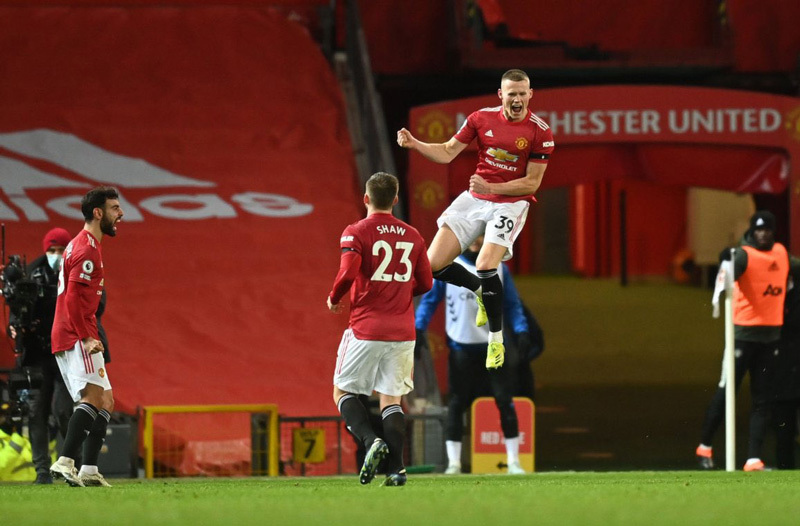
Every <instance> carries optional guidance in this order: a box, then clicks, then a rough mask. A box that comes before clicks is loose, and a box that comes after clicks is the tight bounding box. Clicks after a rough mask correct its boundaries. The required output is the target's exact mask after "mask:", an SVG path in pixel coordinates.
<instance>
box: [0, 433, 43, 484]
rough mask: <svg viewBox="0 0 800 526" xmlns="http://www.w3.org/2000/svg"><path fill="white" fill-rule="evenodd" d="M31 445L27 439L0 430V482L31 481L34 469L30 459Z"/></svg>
mask: <svg viewBox="0 0 800 526" xmlns="http://www.w3.org/2000/svg"><path fill="white" fill-rule="evenodd" d="M31 456H32V455H31V443H30V442H29V441H28V439H27V438H25V437H23V436H22V435H19V434H18V433H12V434H11V435H7V434H6V433H3V432H2V431H1V430H0V480H12V481H28V482H30V481H33V480H34V479H35V478H36V469H35V468H34V466H33V460H32V458H31Z"/></svg>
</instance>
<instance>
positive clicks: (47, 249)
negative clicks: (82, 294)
mask: <svg viewBox="0 0 800 526" xmlns="http://www.w3.org/2000/svg"><path fill="white" fill-rule="evenodd" d="M71 239H72V236H70V235H69V233H68V232H67V231H66V230H64V229H63V228H53V229H52V230H50V231H49V232H47V234H45V236H44V239H43V240H42V249H43V250H44V254H42V255H41V256H39V257H38V258H36V259H35V260H34V261H33V262H32V263H31V264H30V265H29V266H28V269H27V276H28V279H29V280H31V281H33V282H34V283H36V285H37V290H38V294H37V296H36V298H35V300H34V302H33V305H32V306H31V307H30V309H29V314H28V315H26V316H24V319H21V318H20V317H19V316H18V315H17V314H16V313H15V312H14V309H12V312H11V315H10V317H9V321H10V325H9V327H8V334H9V336H11V338H12V339H14V340H15V344H16V345H15V352H16V353H17V354H18V358H17V365H18V366H21V367H25V368H29V369H28V371H30V372H31V373H32V376H36V377H38V376H39V375H41V379H42V381H41V385H40V386H39V393H38V394H37V395H36V396H34V397H33V399H32V402H31V407H30V414H29V419H28V430H29V434H30V440H31V449H32V452H33V463H34V464H35V466H36V481H35V484H52V483H53V479H52V477H51V476H50V464H51V459H50V454H49V446H50V433H49V429H48V420H49V417H50V413H51V407H52V411H53V414H54V416H55V418H56V421H57V423H58V427H59V429H60V430H61V433H62V436H63V434H64V433H65V432H66V429H67V423H68V422H69V418H70V416H71V415H72V397H71V396H70V394H69V392H68V391H67V388H66V386H65V385H64V380H63V379H62V378H61V373H60V371H59V370H58V365H57V364H56V359H55V355H53V354H52V352H51V350H50V331H51V330H52V328H53V317H54V316H55V310H56V296H57V295H58V271H59V269H60V267H61V257H62V254H63V253H64V249H65V248H66V246H67V244H69V242H70V240H71ZM8 300H9V298H7V301H8Z"/></svg>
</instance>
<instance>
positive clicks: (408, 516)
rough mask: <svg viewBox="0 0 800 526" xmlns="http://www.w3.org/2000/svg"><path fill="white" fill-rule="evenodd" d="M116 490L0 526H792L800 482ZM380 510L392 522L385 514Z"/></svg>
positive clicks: (305, 481) (708, 477)
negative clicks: (231, 525)
mask: <svg viewBox="0 0 800 526" xmlns="http://www.w3.org/2000/svg"><path fill="white" fill-rule="evenodd" d="M377 482H378V480H377V479H376V482H375V483H373V484H371V485H369V486H361V485H360V484H359V483H358V479H357V478H356V477H355V476H345V477H316V478H277V479H268V478H257V479H191V480H181V481H177V480H174V479H169V480H158V481H153V480H146V481H143V480H132V481H122V480H118V481H115V486H114V490H113V491H107V490H103V489H102V488H70V487H68V486H67V485H66V484H63V485H62V484H57V485H56V486H55V487H54V486H49V487H48V486H33V485H30V484H5V485H3V486H2V487H0V495H2V500H3V524H14V525H17V526H20V525H27V524H31V525H34V524H36V525H38V524H50V523H52V521H53V517H54V516H56V515H57V516H58V523H59V524H60V525H62V526H66V525H71V524H85V525H91V524H104V525H124V524H130V525H143V524H159V525H201V524H203V525H205V524H236V525H241V524H302V525H311V524H330V525H335V524H347V525H352V524H378V523H379V524H386V525H392V524H398V525H410V524H459V525H470V524H479V525H487V524H515V525H521V524H543V525H544V524H648V525H654V524H670V525H674V524H683V525H689V524H728V525H734V524H747V525H751V524H762V525H763V524H796V521H797V517H798V514H800V501H798V500H797V488H798V484H800V473H798V472H796V471H781V472H778V471H772V472H761V473H743V472H736V473H725V472H720V471H718V472H674V471H665V472H611V473H594V472H586V473H538V474H532V475H525V476H460V477H447V476H444V475H415V476H413V477H411V478H410V479H409V483H408V485H407V486H405V487H402V488H389V487H381V486H380V485H379V484H378V483H377ZM387 510H391V513H387Z"/></svg>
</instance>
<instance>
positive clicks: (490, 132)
mask: <svg viewBox="0 0 800 526" xmlns="http://www.w3.org/2000/svg"><path fill="white" fill-rule="evenodd" d="M484 135H485V136H486V137H494V133H492V130H489V131H487V132H486V133H484Z"/></svg>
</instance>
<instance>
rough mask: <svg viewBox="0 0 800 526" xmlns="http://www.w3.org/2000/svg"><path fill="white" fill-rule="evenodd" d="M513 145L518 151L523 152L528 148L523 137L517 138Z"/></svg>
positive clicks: (526, 141)
mask: <svg viewBox="0 0 800 526" xmlns="http://www.w3.org/2000/svg"><path fill="white" fill-rule="evenodd" d="M515 144H516V145H517V149H518V150H524V149H525V148H527V147H528V139H526V138H525V137H517V140H516V141H515Z"/></svg>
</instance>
